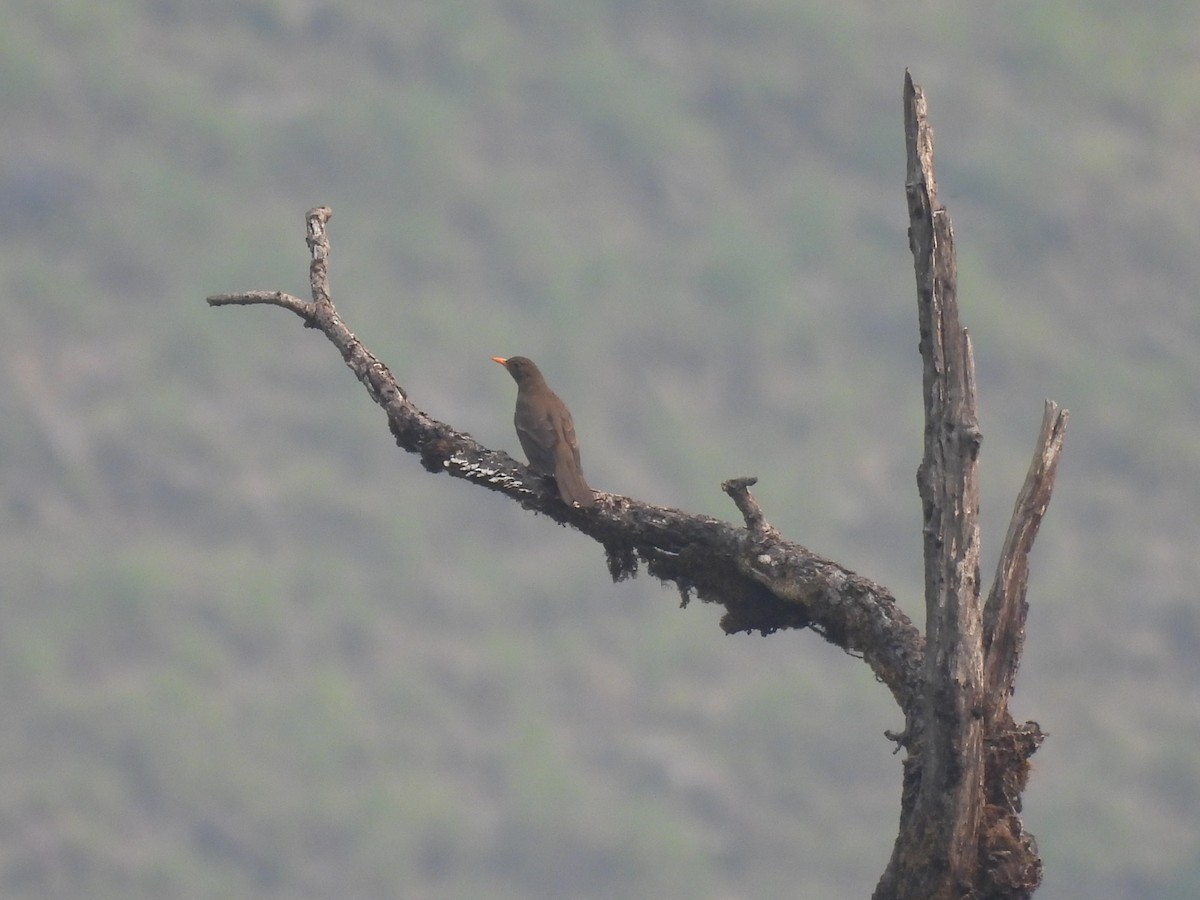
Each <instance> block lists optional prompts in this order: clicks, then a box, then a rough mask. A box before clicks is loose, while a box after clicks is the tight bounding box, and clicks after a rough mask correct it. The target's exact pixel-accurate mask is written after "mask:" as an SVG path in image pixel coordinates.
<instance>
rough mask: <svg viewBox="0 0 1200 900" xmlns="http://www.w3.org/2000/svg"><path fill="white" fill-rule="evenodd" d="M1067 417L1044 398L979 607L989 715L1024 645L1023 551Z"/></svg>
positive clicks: (1046, 500)
mask: <svg viewBox="0 0 1200 900" xmlns="http://www.w3.org/2000/svg"><path fill="white" fill-rule="evenodd" d="M1068 418H1069V413H1068V412H1067V411H1066V410H1065V409H1059V407H1058V404H1057V403H1055V402H1054V401H1053V400H1047V401H1046V411H1045V414H1044V415H1043V416H1042V430H1041V433H1040V434H1039V435H1038V440H1037V448H1036V449H1035V450H1034V453H1033V461H1032V462H1031V463H1030V464H1029V472H1028V473H1027V474H1026V475H1025V483H1024V484H1022V485H1021V492H1020V493H1019V494H1018V495H1017V502H1016V504H1015V506H1014V508H1013V515H1012V520H1011V521H1010V522H1009V525H1008V534H1007V536H1006V537H1005V538H1004V547H1003V548H1002V549H1001V551H1000V562H999V564H998V565H997V566H996V580H995V581H994V582H992V589H991V592H990V593H989V594H988V598H987V603H986V604H985V606H984V624H983V634H984V641H985V645H986V647H985V649H986V652H987V660H986V662H985V671H986V676H987V677H986V690H987V702H986V704H985V708H986V709H987V711H988V715H989V718H990V719H992V718H998V717H999V715H1000V713H1001V712H1003V711H1005V710H1007V707H1008V698H1009V696H1010V695H1011V694H1012V691H1013V685H1014V683H1015V681H1016V677H1017V668H1018V666H1020V664H1021V651H1022V649H1023V648H1024V646H1025V618H1026V616H1027V615H1028V613H1029V603H1028V602H1027V601H1026V599H1025V592H1026V588H1027V587H1028V579H1029V553H1030V551H1031V550H1032V549H1033V541H1034V538H1036V537H1037V533H1038V528H1039V527H1040V526H1041V524H1042V517H1043V516H1044V515H1045V514H1046V508H1047V507H1048V506H1049V505H1050V493H1051V492H1052V491H1053V490H1054V479H1055V476H1056V475H1057V474H1058V458H1059V455H1060V454H1061V453H1062V448H1063V441H1064V439H1065V438H1066V433H1067V419H1068Z"/></svg>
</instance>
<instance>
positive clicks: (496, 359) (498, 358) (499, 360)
mask: <svg viewBox="0 0 1200 900" xmlns="http://www.w3.org/2000/svg"><path fill="white" fill-rule="evenodd" d="M492 362H496V363H500V365H504V364H505V363H506V362H508V360H507V359H505V358H504V357H503V356H493V357H492Z"/></svg>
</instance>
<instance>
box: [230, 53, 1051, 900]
mask: <svg viewBox="0 0 1200 900" xmlns="http://www.w3.org/2000/svg"><path fill="white" fill-rule="evenodd" d="M904 110H905V136H906V141H907V146H908V176H907V183H906V191H907V195H908V205H909V218H910V230H909V240H910V246H911V249H912V252H913V259H914V266H915V270H916V276H917V299H918V313H919V316H918V319H919V330H920V350H921V356H922V359H923V361H924V376H923V384H924V393H925V413H926V424H925V456H924V459H923V460H922V462H921V465H920V467H919V469H918V478H917V481H918V489H919V494H920V498H921V509H922V517H923V535H924V553H925V578H926V596H925V603H926V622H927V634H926V635H925V636H922V635H921V634H920V632H919V631H918V629H917V628H916V627H915V626H914V625H913V624H912V622H911V621H910V620H909V618H908V616H907V615H905V613H904V612H903V610H902V609H901V608H900V606H899V604H898V603H897V602H896V599H895V598H894V597H893V596H892V594H891V592H890V591H888V590H887V589H886V588H884V587H882V586H881V585H879V584H876V583H875V582H873V581H871V580H870V579H868V578H865V577H863V576H862V575H859V574H857V573H855V572H852V571H850V570H848V569H846V568H844V567H843V566H841V565H839V564H838V563H836V562H834V561H833V560H829V559H826V558H824V557H822V556H820V555H818V554H816V553H813V552H812V551H811V550H809V549H807V548H806V547H804V546H802V545H800V544H798V543H794V542H791V541H788V540H786V539H784V538H783V536H782V535H780V533H779V532H778V531H777V530H776V529H775V528H774V527H773V526H771V525H770V523H769V522H768V521H767V520H766V517H765V516H764V514H763V511H762V509H761V507H760V506H759V504H758V502H757V500H755V498H754V497H753V495H752V494H751V493H750V487H751V486H753V484H754V479H753V478H747V477H742V478H733V479H730V480H729V481H726V482H725V483H724V484H723V485H722V489H723V490H724V491H725V492H726V493H727V494H728V495H729V496H730V498H731V499H732V500H733V502H734V504H735V505H736V507H737V509H738V510H739V512H740V513H741V515H742V517H743V520H744V525H735V524H732V523H728V522H723V521H721V520H718V519H714V518H710V517H708V516H698V515H692V514H689V513H686V512H683V511H681V510H677V509H668V508H664V507H659V506H653V505H650V504H647V503H643V502H641V501H639V500H636V499H634V498H630V497H623V496H620V495H616V494H605V493H600V494H598V496H597V505H596V507H594V508H593V509H576V508H574V507H568V506H566V505H564V504H563V503H562V502H561V501H560V500H559V498H558V494H557V492H556V491H555V490H554V489H553V487H552V486H551V485H549V484H548V483H547V482H546V481H545V480H544V479H540V478H538V477H537V476H536V475H534V474H532V473H530V472H529V471H528V470H527V469H526V468H525V467H524V466H523V465H521V464H520V463H518V462H517V461H516V460H514V459H512V458H511V457H510V456H508V454H506V453H504V452H502V451H495V450H491V449H489V448H487V447H484V446H482V445H480V444H479V443H478V442H476V441H475V440H474V439H473V438H472V437H471V436H470V435H468V434H466V433H464V432H460V431H457V430H456V429H454V428H453V427H452V426H450V425H448V424H446V423H444V422H440V421H438V420H437V419H435V418H433V417H432V416H429V415H428V414H426V413H425V412H424V411H422V410H421V409H420V408H419V407H418V406H416V404H415V403H413V401H412V400H411V399H410V398H409V397H408V395H407V393H406V392H405V391H404V390H403V389H402V388H401V387H400V385H399V384H398V383H397V381H396V379H395V377H394V376H393V375H392V373H391V371H390V370H389V369H388V367H387V366H386V365H384V363H383V362H381V361H380V360H379V359H378V358H377V357H376V356H374V354H372V353H371V352H370V351H369V350H368V349H367V348H366V347H365V346H364V345H363V343H362V342H361V341H360V340H359V339H358V338H357V337H356V336H355V335H354V334H353V333H352V332H350V330H349V329H348V328H347V327H346V325H345V323H344V322H343V321H342V320H341V317H340V316H339V315H338V313H337V310H336V309H335V308H334V305H333V301H332V299H331V296H332V295H331V293H330V289H329V277H328V276H329V273H328V265H327V263H328V256H329V234H328V225H329V221H330V218H331V216H332V212H331V211H330V210H329V209H328V208H327V207H318V208H316V209H313V210H310V211H309V213H308V215H307V217H306V240H307V242H308V246H309V251H310V255H311V262H310V267H309V276H310V288H311V292H312V300H311V301H306V300H302V299H300V298H297V297H292V296H290V295H287V294H284V293H282V292H279V291H248V292H242V293H236V294H220V295H215V296H211V297H209V298H208V303H209V304H210V305H212V306H228V305H273V306H279V307H281V308H283V309H287V310H289V311H291V312H293V313H295V314H296V315H298V316H299V317H300V318H301V319H302V320H303V322H304V325H305V326H306V327H309V328H315V329H318V330H320V331H321V332H322V333H323V334H324V335H325V336H326V337H327V338H328V339H329V340H330V341H331V342H332V343H333V344H334V346H335V347H337V348H338V350H339V352H340V353H341V355H342V358H343V360H344V361H345V363H346V365H347V366H348V367H349V368H350V370H351V371H352V372H353V373H354V374H355V376H356V377H357V378H358V379H359V381H360V382H361V383H362V384H363V386H364V387H365V388H366V390H367V392H368V394H369V395H370V396H371V398H372V399H373V400H374V401H375V402H376V403H377V404H379V406H380V407H381V408H382V409H383V410H384V412H385V413H386V416H387V421H388V427H389V428H390V430H391V432H392V434H393V436H394V437H395V439H396V443H397V445H398V446H400V447H401V448H402V449H404V450H406V451H408V452H410V453H415V454H417V455H418V456H419V457H420V460H421V464H422V465H423V466H424V467H425V469H427V470H428V471H430V472H434V473H445V474H447V475H449V476H450V477H453V478H461V479H464V480H466V481H469V482H472V483H474V484H477V485H479V486H480V487H483V488H485V489H488V490H492V491H497V492H500V493H502V494H505V495H506V496H508V497H510V498H511V499H513V500H514V501H516V502H518V503H520V504H521V505H522V506H523V507H524V508H526V509H528V510H531V511H535V512H539V513H541V514H543V515H546V516H549V517H550V518H552V519H554V520H555V521H557V522H560V523H562V524H564V525H569V526H571V527H572V528H575V529H577V530H579V531H581V532H583V533H584V534H587V535H590V536H591V537H592V538H594V539H595V540H596V541H597V542H599V543H600V544H601V545H602V546H603V547H604V552H605V556H606V559H607V562H608V568H609V572H610V574H611V576H612V578H613V579H614V580H618V581H619V580H621V579H624V578H629V577H632V576H633V575H634V574H635V573H636V572H637V571H638V569H639V567H641V566H643V565H644V566H645V567H646V570H647V571H648V572H649V573H650V574H651V575H652V576H654V577H655V578H658V579H660V580H662V581H664V582H669V583H671V584H673V585H675V586H676V588H677V589H678V590H679V593H680V595H681V597H682V600H683V605H685V606H686V605H687V603H688V601H689V600H690V599H691V598H692V597H693V596H694V597H698V598H699V599H700V600H702V601H705V602H710V603H717V604H720V605H721V606H723V607H724V608H725V613H724V615H723V616H722V618H721V627H722V628H723V629H724V630H725V631H726V632H738V631H759V632H761V633H763V634H770V633H772V632H775V631H778V630H780V629H783V628H809V629H811V630H813V631H815V632H817V633H818V634H820V635H822V636H823V637H824V638H825V639H826V640H828V641H829V642H830V643H833V644H836V645H837V646H839V647H842V648H843V649H844V650H846V651H847V652H848V653H851V654H854V655H856V656H859V657H861V658H862V659H863V661H864V662H865V663H866V664H867V665H869V666H870V667H871V669H872V671H873V672H874V673H875V676H876V677H877V678H878V680H879V681H881V682H882V683H883V684H884V685H886V686H887V688H888V689H889V690H890V691H891V694H892V696H893V697H894V698H895V700H896V702H897V704H898V705H899V707H900V709H901V710H902V712H903V713H904V716H905V730H904V732H903V733H901V734H899V735H889V737H891V738H892V739H893V740H895V741H896V742H897V744H898V749H899V748H900V747H903V748H904V749H905V750H906V751H907V755H906V758H905V760H904V778H903V785H902V793H901V815H900V834H899V836H898V837H897V840H896V843H895V846H894V848H893V853H892V857H891V860H890V861H889V863H888V865H887V868H886V870H885V872H884V874H883V876H882V878H881V880H880V882H879V885H878V886H877V888H876V891H875V897H876V898H880V900H883V898H920V900H930V898H944V897H945V898H948V897H967V896H970V897H996V898H999V897H1025V896H1028V895H1029V894H1030V893H1031V892H1032V891H1033V890H1034V889H1035V888H1036V887H1037V884H1038V883H1039V882H1040V878H1041V861H1040V859H1039V858H1038V856H1037V851H1036V846H1035V845H1034V842H1033V839H1032V838H1031V837H1030V836H1029V835H1027V834H1026V833H1025V832H1024V831H1023V827H1022V823H1021V820H1020V816H1019V813H1020V810H1021V805H1020V804H1021V792H1022V791H1023V789H1024V786H1025V781H1026V778H1027V775H1028V757H1029V756H1030V755H1031V754H1032V753H1033V752H1034V751H1035V750H1036V749H1037V747H1038V745H1039V744H1040V743H1041V740H1042V738H1043V735H1042V732H1041V730H1040V728H1039V727H1038V726H1037V724H1036V723H1025V724H1024V725H1016V724H1015V723H1014V722H1013V720H1012V718H1011V716H1010V715H1009V712H1008V697H1009V696H1010V695H1011V693H1012V690H1013V684H1014V681H1015V678H1016V673H1017V667H1018V664H1019V661H1020V654H1021V648H1022V645H1023V639H1024V625H1025V616H1026V611H1027V609H1028V605H1027V603H1026V600H1025V592H1026V581H1027V576H1028V555H1029V552H1030V550H1031V548H1032V545H1033V540H1034V537H1035V536H1036V534H1037V529H1038V526H1039V524H1040V522H1041V519H1042V516H1043V515H1044V513H1045V510H1046V507H1047V504H1048V503H1049V500H1050V492H1051V490H1052V488H1053V484H1054V477H1055V472H1056V469H1057V463H1058V457H1059V454H1060V452H1061V449H1062V441H1063V436H1064V433H1065V428H1066V421H1067V413H1066V411H1065V410H1059V409H1058V407H1057V406H1056V405H1055V404H1053V403H1051V402H1047V404H1046V416H1045V421H1044V423H1043V428H1042V433H1041V435H1040V436H1039V440H1038V446H1037V449H1036V451H1035V453H1034V460H1033V463H1032V464H1031V467H1030V471H1029V474H1028V476H1027V478H1026V481H1025V485H1024V486H1023V487H1022V489H1021V493H1020V495H1019V497H1018V500H1017V504H1016V507H1015V509H1014V513H1013V519H1012V524H1011V525H1010V527H1009V531H1008V536H1007V538H1006V540H1005V543H1004V548H1003V551H1002V555H1001V560H1000V564H999V567H998V570H997V574H996V579H995V582H994V583H993V586H992V588H991V591H990V593H989V594H988V598H987V602H986V604H983V603H981V601H980V579H979V540H980V535H979V522H978V507H979V485H978V462H979V450H980V440H981V435H980V430H979V424H978V420H977V417H976V411H975V373H974V362H973V359H972V350H971V342H970V337H969V335H968V334H967V332H966V329H965V328H963V327H962V326H961V325H960V323H959V318H958V307H957V300H956V271H955V258H954V243H953V229H952V228H951V225H950V219H949V216H948V215H947V214H946V211H945V209H944V208H943V207H942V206H941V205H940V204H939V203H938V200H937V185H936V181H935V179H934V172H933V138H932V130H931V129H930V127H929V125H928V121H927V111H926V105H925V99H924V95H923V93H922V92H921V90H920V88H918V87H916V86H915V85H913V83H912V81H911V78H909V77H908V75H907V73H906V74H905V87H904ZM927 647H928V648H929V650H928V651H927V649H926V648H927Z"/></svg>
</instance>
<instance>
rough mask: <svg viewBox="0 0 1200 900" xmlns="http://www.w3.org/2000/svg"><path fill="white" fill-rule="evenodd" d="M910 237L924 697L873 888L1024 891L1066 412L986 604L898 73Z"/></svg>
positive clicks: (916, 140)
mask: <svg viewBox="0 0 1200 900" xmlns="http://www.w3.org/2000/svg"><path fill="white" fill-rule="evenodd" d="M904 126H905V143H906V147H907V157H908V169H907V179H906V184H905V188H906V193H907V198H908V210H909V246H910V249H911V251H912V254H913V266H914V270H915V273H916V280H917V308H918V323H919V329H920V351H921V358H922V362H923V379H922V380H923V387H924V400H925V455H924V457H923V459H922V461H921V465H920V468H919V470H918V473H917V483H918V489H919V493H920V496H921V510H922V520H923V536H924V551H925V610H926V645H925V657H924V668H923V671H922V677H923V679H924V681H923V684H922V686H921V690H920V691H919V692H918V696H919V697H920V703H919V704H918V705H917V706H916V707H915V708H913V709H910V710H908V711H907V712H908V720H907V723H906V731H905V734H904V735H903V736H902V741H903V743H904V745H905V746H906V747H907V749H908V758H907V759H906V760H905V769H904V771H905V778H904V788H903V792H902V796H901V814H900V834H899V836H898V837H897V839H896V844H895V846H894V848H893V851H892V858H891V861H890V862H889V864H888V867H887V869H886V871H885V872H884V875H883V877H882V878H881V879H880V882H879V885H878V886H877V888H876V891H875V897H876V898H879V900H883V898H888V900H891V898H896V900H901V898H903V900H931V898H932V900H943V898H945V900H949V898H959V897H968V896H969V897H996V898H999V897H1028V896H1029V895H1030V894H1031V893H1032V892H1033V891H1034V890H1035V889H1036V888H1037V886H1038V884H1039V883H1040V881H1041V860H1040V859H1039V858H1038V856H1037V850H1036V846H1035V844H1034V842H1033V839H1032V838H1031V837H1030V836H1029V835H1027V834H1025V833H1024V831H1023V827H1022V824H1021V820H1020V817H1019V815H1018V814H1019V813H1020V810H1021V799H1020V798H1021V792H1022V791H1023V790H1024V788H1025V781H1026V778H1027V776H1028V771H1029V769H1028V758H1029V756H1030V755H1031V754H1032V753H1033V752H1034V751H1035V750H1036V749H1037V747H1038V745H1039V744H1040V743H1041V741H1042V737H1043V735H1042V732H1041V730H1040V728H1039V727H1038V726H1037V724H1036V723H1032V722H1031V723H1026V724H1025V725H1024V726H1019V727H1018V726H1016V725H1015V724H1014V723H1013V721H1012V718H1011V716H1010V715H1009V714H1008V705H1007V704H1008V697H1009V695H1010V694H1011V693H1012V690H1013V685H1014V682H1015V679H1016V674H1017V667H1018V664H1019V661H1020V651H1021V646H1022V644H1023V638H1024V623H1025V614H1026V611H1027V609H1028V606H1027V603H1026V601H1025V588H1026V578H1027V574H1028V554H1029V551H1030V549H1031V547H1032V544H1033V539H1034V537H1035V535H1036V533H1037V528H1038V524H1039V523H1040V521H1041V517H1042V515H1043V514H1044V513H1045V510H1046V506H1047V504H1048V503H1049V501H1050V491H1051V489H1052V488H1053V483H1054V473H1055V470H1056V466H1057V460H1058V455H1059V452H1060V451H1061V449H1062V441H1063V436H1064V434H1065V427H1066V421H1067V417H1066V413H1065V411H1064V412H1061V413H1060V412H1059V411H1058V408H1057V407H1056V406H1055V405H1054V404H1048V405H1047V410H1046V417H1045V421H1044V423H1043V427H1042V434H1041V436H1040V438H1039V441H1038V450H1037V451H1036V452H1035V454H1034V462H1033V465H1032V466H1031V468H1030V473H1029V476H1028V477H1027V478H1026V482H1025V486H1024V487H1023V488H1022V491H1021V495H1020V497H1019V498H1018V500H1017V506H1016V510H1015V511H1014V514H1013V521H1012V524H1011V525H1010V528H1009V533H1008V537H1007V539H1006V541H1005V544H1004V548H1003V550H1002V552H1001V561H1000V566H999V569H998V572H997V575H996V581H995V583H994V584H993V586H992V590H991V593H990V594H989V598H988V602H987V604H986V605H985V604H983V603H982V602H981V598H980V578H979V544H980V535H979V450H980V443H981V438H982V436H981V433H980V430H979V421H978V416H977V414H976V398H975V361H974V358H973V353H972V347H971V339H970V335H969V334H968V333H967V330H966V329H965V328H963V327H962V325H961V323H960V321H959V313H958V299H957V269H956V262H955V255H954V230H953V227H952V226H951V223H950V217H949V215H948V214H947V212H946V210H945V208H944V207H943V206H942V205H941V204H940V203H939V202H938V196H937V180H936V177H935V174H934V141H933V130H932V128H931V127H930V125H929V121H928V108H927V105H926V102H925V95H924V92H923V91H922V90H921V88H920V87H918V86H917V85H914V84H913V82H912V78H911V77H910V76H909V75H908V73H905V80H904Z"/></svg>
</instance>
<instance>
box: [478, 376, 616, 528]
mask: <svg viewBox="0 0 1200 900" xmlns="http://www.w3.org/2000/svg"><path fill="white" fill-rule="evenodd" d="M492 361H493V362H497V363H499V364H500V365H502V366H504V368H506V369H508V374H509V375H511V376H512V377H513V381H515V382H516V383H517V409H516V412H515V413H514V414H513V425H515V426H516V429H517V439H518V440H519V441H520V442H521V449H522V450H524V451H525V455H526V456H527V457H529V468H531V469H533V470H534V471H535V472H537V473H539V474H541V475H552V476H553V477H554V481H555V483H556V484H557V485H558V495H559V497H561V498H562V501H563V503H565V504H567V506H580V507H588V506H595V505H596V497H595V495H594V494H593V493H592V489H591V488H590V487H588V483H587V482H586V481H585V480H584V478H583V466H582V465H580V463H579V442H578V441H577V440H576V439H575V423H574V422H572V421H571V412H570V410H568V409H567V404H565V403H563V402H562V400H561V399H559V396H558V394H556V393H554V391H552V390H550V385H548V384H546V379H545V378H544V377H543V376H542V373H541V371H540V370H539V369H538V367H537V366H536V365H534V363H533V360H531V359H528V358H527V357H524V356H510V357H509V358H508V359H505V358H504V357H502V356H493V357H492Z"/></svg>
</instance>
